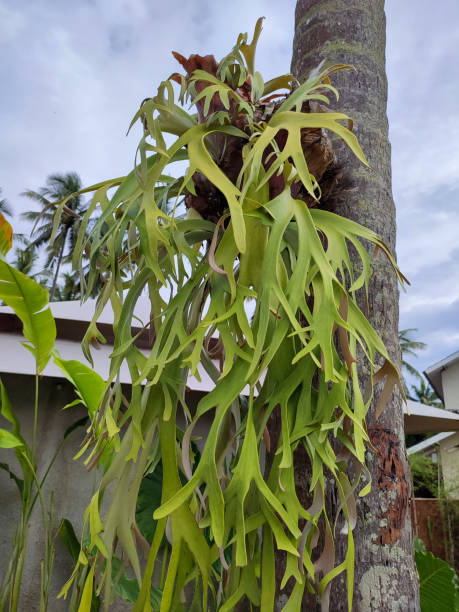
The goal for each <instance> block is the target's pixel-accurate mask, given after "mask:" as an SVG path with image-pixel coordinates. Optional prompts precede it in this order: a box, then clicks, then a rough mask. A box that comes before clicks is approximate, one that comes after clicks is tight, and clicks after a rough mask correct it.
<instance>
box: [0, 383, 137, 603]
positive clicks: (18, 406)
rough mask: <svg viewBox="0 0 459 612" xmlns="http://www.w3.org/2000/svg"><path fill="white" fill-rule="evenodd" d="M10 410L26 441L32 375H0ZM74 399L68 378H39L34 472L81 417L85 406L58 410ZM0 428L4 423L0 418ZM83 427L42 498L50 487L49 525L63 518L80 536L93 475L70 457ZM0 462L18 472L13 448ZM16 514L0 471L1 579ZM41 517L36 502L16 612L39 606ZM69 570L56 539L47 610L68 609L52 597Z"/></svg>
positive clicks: (2, 452) (15, 500) (15, 497)
mask: <svg viewBox="0 0 459 612" xmlns="http://www.w3.org/2000/svg"><path fill="white" fill-rule="evenodd" d="M0 376H1V378H2V380H3V383H4V385H5V387H6V390H7V393H8V395H9V398H10V400H11V404H12V406H13V409H14V410H15V412H16V415H17V417H18V419H19V421H20V423H21V427H22V434H23V436H24V437H25V438H26V439H27V440H28V441H30V440H31V438H32V428H33V406H34V378H33V377H31V376H25V375H17V374H0ZM74 399H75V394H74V392H73V389H72V387H71V385H70V384H69V383H67V381H64V380H62V379H54V378H43V379H42V380H41V382H40V406H39V428H38V436H37V448H38V463H39V472H40V469H41V473H42V472H43V467H44V466H46V465H47V464H48V462H49V461H50V459H51V457H52V456H53V453H54V452H55V450H56V449H57V447H58V446H59V444H60V442H61V441H62V439H63V435H64V432H65V431H66V429H67V428H68V427H69V426H70V425H71V424H72V423H74V422H75V421H77V420H78V419H79V418H81V417H82V416H85V409H84V408H83V407H81V406H76V407H72V408H69V409H68V410H65V411H63V410H62V408H63V407H64V406H65V405H66V404H68V403H69V402H71V401H72V400H74ZM0 427H6V428H8V429H9V428H10V427H9V423H7V422H6V421H5V420H4V419H3V418H2V417H0ZM84 434H85V430H84V428H79V429H78V430H76V431H75V432H74V433H73V434H72V435H71V436H70V437H69V438H68V439H67V442H66V444H65V446H64V448H63V450H62V451H61V454H60V456H59V459H58V460H57V461H56V463H55V465H54V468H53V470H52V471H51V473H50V475H49V478H48V481H47V485H46V487H45V499H46V502H49V499H50V495H51V491H54V496H55V497H54V499H55V504H54V528H55V529H56V528H57V527H58V525H59V523H60V521H61V519H62V518H67V519H69V520H70V521H71V522H72V524H73V526H74V528H75V531H76V533H77V537H79V536H80V533H81V529H82V525H83V513H84V509H85V508H86V506H87V504H88V502H89V500H90V498H91V494H92V492H93V491H94V488H95V480H96V477H97V474H96V473H95V471H93V472H91V473H88V472H87V471H86V468H85V466H84V465H83V462H82V460H79V461H74V460H73V457H74V455H75V454H76V453H77V451H78V448H79V444H80V442H81V440H82V438H83V437H84ZM0 462H4V463H8V464H9V465H10V466H11V467H13V469H14V471H15V472H16V473H17V474H18V475H20V471H19V468H18V463H17V461H16V460H15V457H14V450H6V449H0ZM19 516H20V499H19V493H18V490H17V487H16V485H15V483H14V482H13V481H12V480H11V479H10V478H9V476H8V474H7V473H6V472H5V471H3V470H0V583H1V582H2V581H3V576H4V573H5V569H6V566H7V563H8V558H9V555H10V552H11V547H12V540H13V533H14V529H15V525H16V521H17V520H18V518H19ZM44 550H45V548H44V539H43V529H42V518H41V512H40V508H39V505H38V504H37V505H36V508H35V510H34V514H33V517H32V520H31V523H30V534H29V542H28V550H27V557H26V562H25V567H24V575H23V582H22V592H21V601H20V610H21V612H22V611H24V612H25V611H27V612H35V611H36V610H39V606H40V571H41V570H40V563H41V560H42V558H43V555H44ZM72 569H73V563H72V561H71V559H70V556H69V555H68V553H67V552H66V550H65V549H64V547H63V546H62V545H61V543H60V542H59V541H56V553H55V560H54V570H53V576H52V588H51V593H50V599H49V605H48V610H49V611H50V612H61V611H64V610H67V609H68V603H67V602H65V601H64V600H57V599H56V596H57V594H58V592H59V591H60V589H61V587H62V585H63V584H64V583H65V582H66V580H67V579H68V578H69V576H70V574H71V572H72ZM130 607H131V606H129V607H127V606H126V605H124V604H123V603H120V604H113V605H112V606H110V610H112V611H113V612H115V611H118V610H127V609H130Z"/></svg>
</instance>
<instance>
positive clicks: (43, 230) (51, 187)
mask: <svg viewBox="0 0 459 612" xmlns="http://www.w3.org/2000/svg"><path fill="white" fill-rule="evenodd" d="M81 188H82V182H81V179H80V177H79V175H78V174H77V173H76V172H68V173H66V174H59V173H56V174H51V175H49V176H48V178H47V179H46V186H45V187H41V188H40V189H39V191H33V190H31V189H30V190H27V191H25V192H24V193H23V195H25V196H26V197H28V198H30V199H31V200H34V201H35V202H38V203H39V205H40V206H41V211H39V212H36V211H28V212H25V213H22V215H21V216H22V217H23V218H24V219H26V220H27V221H30V222H32V223H34V229H33V230H32V232H35V233H36V236H35V238H34V239H33V241H32V242H31V245H33V247H34V248H40V247H42V246H45V247H46V253H47V260H46V263H45V267H46V268H49V269H52V270H53V271H54V278H53V282H52V284H51V288H50V296H49V297H50V300H53V298H54V294H55V292H56V287H57V281H58V277H59V271H60V268H61V265H62V264H63V263H68V261H69V260H70V258H71V254H72V252H73V249H74V247H75V243H76V240H77V236H78V229H79V227H80V215H82V214H83V213H84V212H85V210H86V205H85V203H84V202H83V200H82V197H81V195H75V196H73V197H72V198H70V199H69V200H68V201H67V203H66V209H65V210H64V211H63V213H62V217H61V220H60V224H59V228H58V230H57V233H56V235H55V237H54V241H53V243H52V244H50V239H51V235H52V231H53V221H54V214H55V208H54V207H52V206H51V204H52V203H53V202H56V201H58V200H62V199H63V198H66V197H68V196H70V195H71V194H73V193H76V192H77V191H79V190H81Z"/></svg>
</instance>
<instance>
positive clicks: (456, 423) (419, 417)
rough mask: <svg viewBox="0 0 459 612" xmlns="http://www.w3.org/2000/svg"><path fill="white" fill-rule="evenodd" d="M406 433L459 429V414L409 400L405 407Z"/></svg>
mask: <svg viewBox="0 0 459 612" xmlns="http://www.w3.org/2000/svg"><path fill="white" fill-rule="evenodd" d="M404 420H405V433H407V434H410V433H435V432H445V431H447V432H450V431H453V432H454V431H459V414H458V413H457V412H451V411H450V410H444V409H443V408H434V407H433V406H426V405H425V404H421V403H420V402H413V401H411V400H408V401H407V403H406V406H405V408H404Z"/></svg>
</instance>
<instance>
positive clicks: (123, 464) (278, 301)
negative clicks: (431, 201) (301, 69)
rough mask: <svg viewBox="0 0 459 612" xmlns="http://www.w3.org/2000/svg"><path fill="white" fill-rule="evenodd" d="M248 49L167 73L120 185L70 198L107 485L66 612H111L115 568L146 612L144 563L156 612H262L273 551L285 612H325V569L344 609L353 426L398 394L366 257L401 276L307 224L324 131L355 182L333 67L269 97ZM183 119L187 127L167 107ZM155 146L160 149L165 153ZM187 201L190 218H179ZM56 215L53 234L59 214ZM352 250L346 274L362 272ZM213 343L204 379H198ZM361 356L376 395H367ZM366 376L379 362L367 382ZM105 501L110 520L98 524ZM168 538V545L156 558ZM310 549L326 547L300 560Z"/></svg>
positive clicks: (356, 467) (144, 112)
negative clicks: (158, 596)
mask: <svg viewBox="0 0 459 612" xmlns="http://www.w3.org/2000/svg"><path fill="white" fill-rule="evenodd" d="M260 31H261V20H259V21H258V22H257V25H256V28H255V34H254V38H253V41H252V43H250V44H248V39H247V35H240V36H239V38H238V41H237V44H236V46H235V47H234V48H233V50H232V51H231V52H230V54H229V55H228V56H226V57H225V58H224V59H223V60H222V62H221V63H220V64H217V62H216V61H215V60H214V58H213V57H212V56H205V57H201V56H197V55H195V56H191V57H190V58H188V59H186V58H184V57H183V56H181V55H179V54H174V55H175V57H176V58H177V59H178V60H179V62H180V63H181V64H182V66H183V67H184V68H185V70H186V72H187V74H186V76H183V75H177V74H174V75H172V77H171V78H170V79H169V80H168V81H165V82H164V83H162V84H161V85H160V87H159V89H158V93H157V95H156V96H154V97H153V98H147V99H146V100H145V101H144V102H143V103H142V105H141V107H140V109H139V111H138V112H137V113H136V115H135V117H134V119H133V121H132V123H131V125H133V124H134V123H135V122H137V121H139V122H141V124H142V125H143V132H144V133H143V136H142V138H141V140H140V143H139V146H138V150H137V159H138V163H136V167H135V169H134V170H133V171H132V172H131V173H130V174H129V175H127V176H126V177H121V178H117V179H113V180H109V181H106V182H103V183H99V184H98V185H95V186H93V187H91V188H88V189H87V190H85V191H91V190H92V191H94V192H95V193H94V197H93V200H92V203H91V205H90V207H89V210H88V212H87V214H86V216H85V217H84V219H83V220H82V224H81V231H80V236H79V241H78V244H77V248H76V251H75V256H74V264H75V267H80V269H81V263H80V262H81V257H82V254H83V253H86V254H88V255H89V257H90V261H91V270H90V273H89V277H88V286H87V287H86V293H87V295H90V294H91V291H92V288H93V286H94V284H95V282H96V280H97V278H98V275H99V274H102V275H103V278H104V279H105V287H104V289H103V290H102V292H101V293H100V295H99V298H98V301H97V307H96V313H95V315H94V318H93V321H92V323H91V325H90V326H89V329H88V332H87V334H86V336H85V339H84V342H83V344H84V351H85V355H86V356H87V358H88V359H89V360H90V361H91V350H90V345H91V343H94V342H95V341H101V342H104V341H105V339H104V338H103V336H102V334H101V333H100V331H99V330H98V328H97V319H98V317H99V315H100V313H101V312H102V309H103V308H104V306H105V304H106V303H107V302H108V301H110V302H111V306H112V308H113V311H114V314H115V322H114V331H115V342H114V350H113V353H112V360H111V369H110V376H109V379H108V380H107V381H106V385H105V392H104V393H103V395H102V396H101V399H100V401H99V405H98V410H97V411H96V413H95V414H94V415H93V418H92V426H91V428H90V430H89V435H88V437H87V439H86V442H85V444H84V446H83V447H82V450H81V453H80V454H83V453H86V452H87V453H88V458H87V462H90V461H92V462H93V463H94V462H97V461H100V463H101V465H103V466H104V475H103V477H102V479H101V482H100V485H99V489H98V490H97V492H96V493H95V494H94V496H93V498H92V500H91V503H90V505H89V507H88V509H87V512H86V515H85V522H86V528H87V531H88V533H89V543H88V542H86V543H85V545H84V546H82V550H81V552H80V557H79V561H78V564H77V567H76V569H75V572H74V574H73V576H72V578H71V580H70V581H69V583H67V585H66V586H65V587H64V589H63V591H62V594H64V595H65V594H66V593H67V591H68V589H69V588H70V585H71V583H72V580H74V579H78V576H79V579H80V584H82V583H81V572H82V571H83V573H84V575H85V576H87V578H86V581H85V586H84V589H83V594H82V604H81V607H80V610H90V606H91V600H92V598H93V596H94V597H95V596H96V595H95V594H96V592H97V594H99V593H100V592H102V590H103V592H104V600H105V607H106V608H107V607H108V606H109V604H110V602H111V600H112V597H113V586H112V580H111V576H112V571H113V566H114V564H115V565H116V564H117V563H118V561H116V562H115V559H116V558H119V557H121V558H122V559H123V560H124V561H126V562H128V563H129V564H130V565H131V567H132V568H133V571H134V574H135V576H136V579H137V581H138V583H139V586H140V593H139V596H138V599H137V602H136V603H135V605H134V608H133V609H134V611H135V612H141V611H144V610H151V607H150V591H151V589H152V575H153V569H154V566H155V563H156V562H157V561H158V560H161V559H162V560H163V580H162V584H161V588H162V591H163V594H162V602H161V610H162V611H166V610H181V609H190V610H209V609H215V610H217V609H218V610H220V611H221V612H225V611H229V610H233V609H234V607H235V606H236V605H237V604H238V602H240V601H241V600H243V599H244V598H248V599H249V600H250V601H251V602H252V604H253V605H254V606H256V607H260V609H262V610H263V611H267V610H273V609H274V600H275V594H276V593H275V588H276V587H275V583H276V581H275V564H276V559H275V553H274V551H275V549H276V548H277V549H278V550H282V551H285V555H286V571H285V576H284V579H283V581H282V588H283V587H284V586H285V584H286V582H287V580H288V579H289V578H290V577H291V576H293V578H294V580H295V586H294V588H293V591H292V593H291V596H290V599H289V601H288V603H287V604H286V607H285V608H284V609H285V610H297V609H299V605H300V602H301V599H302V597H303V593H304V592H305V590H309V591H311V592H316V593H317V594H318V596H319V597H320V598H321V599H322V603H323V607H324V608H327V601H328V594H329V589H330V584H331V581H332V580H333V579H334V578H336V577H337V576H338V575H339V574H341V573H342V572H347V589H348V605H349V609H351V605H352V597H353V593H352V589H353V564H354V545H353V535H352V531H353V528H354V526H355V521H356V514H355V512H356V511H355V499H354V494H355V492H356V491H357V490H360V492H359V495H365V494H366V493H367V492H368V491H369V487H370V483H367V484H366V485H365V486H363V488H362V486H361V477H362V475H363V474H366V475H368V472H367V470H366V468H365V463H364V460H365V449H366V444H367V442H368V437H367V434H366V431H365V415H366V412H367V410H368V408H369V405H370V403H371V401H372V398H373V383H376V382H377V381H379V380H381V379H383V378H384V377H387V378H386V386H385V389H384V390H383V392H382V394H381V400H380V405H379V406H378V408H377V411H380V410H381V409H382V408H383V405H384V400H385V399H387V397H388V395H389V394H390V391H391V390H392V388H393V385H394V384H395V383H398V373H397V372H396V370H395V368H394V366H393V365H392V364H391V363H390V361H389V358H388V355H387V351H386V349H385V347H384V345H383V343H382V341H381V339H380V338H379V337H378V335H377V334H376V332H375V331H374V330H373V329H372V327H371V326H370V324H369V322H368V321H367V319H366V318H365V316H364V314H363V313H362V312H361V311H360V309H359V308H358V306H357V303H356V300H355V292H356V291H358V290H363V291H365V290H366V287H367V283H368V279H369V277H370V274H371V257H372V256H371V255H370V254H369V253H368V252H367V251H366V249H365V248H364V246H363V244H362V240H363V241H365V242H367V243H371V244H373V245H374V247H375V253H374V254H376V252H377V251H378V250H379V251H382V252H383V253H384V254H385V255H386V256H387V257H388V258H389V260H390V261H391V263H392V265H393V268H394V273H395V274H397V275H398V277H399V279H400V280H401V282H403V280H404V279H403V277H402V276H401V274H400V273H399V271H398V269H397V267H396V264H395V262H394V260H393V258H392V255H391V254H390V252H389V251H388V249H387V247H386V245H385V244H384V243H383V242H382V241H381V239H380V238H379V237H378V236H377V235H376V234H374V233H373V232H372V231H371V230H369V229H366V228H364V227H362V226H360V225H358V224H356V223H354V222H352V221H350V220H348V219H344V218H342V217H339V216H337V215H334V214H332V213H330V212H326V211H324V210H321V208H320V196H321V191H322V190H323V189H324V186H325V183H326V182H327V180H326V177H327V173H329V172H330V169H331V168H332V166H333V161H334V156H333V152H332V149H331V141H330V139H329V138H328V136H327V133H326V132H325V131H324V130H328V132H331V133H332V134H335V135H336V136H337V137H339V138H341V139H342V140H344V141H345V142H346V144H347V145H348V146H349V147H350V149H351V150H352V151H353V153H354V154H355V155H356V156H357V157H358V158H359V159H360V160H361V161H362V163H364V164H366V160H365V156H364V154H363V152H362V150H361V148H360V145H359V144H358V142H357V139H356V137H355V136H354V134H353V133H352V131H351V129H350V128H351V127H352V122H351V120H350V119H349V118H348V117H347V116H346V115H344V114H342V113H331V112H325V110H326V109H325V108H324V105H325V104H327V103H328V97H327V94H330V93H332V94H335V95H336V96H337V92H336V90H335V89H334V88H333V86H332V85H331V83H330V79H329V75H330V74H331V73H333V72H334V71H336V70H342V69H345V68H348V67H347V66H342V65H339V66H332V67H330V68H327V69H324V70H322V71H320V70H319V71H318V72H317V74H314V75H312V76H311V77H310V78H309V79H308V80H307V82H306V83H304V84H302V85H300V84H299V83H296V82H295V81H294V79H293V77H291V75H284V76H282V77H279V78H277V79H272V80H271V81H268V82H267V83H265V82H264V81H263V78H262V76H261V75H260V74H259V73H258V72H256V71H255V70H254V57H255V47H256V42H257V40H258V37H259V34H260ZM174 82H176V83H178V85H179V86H180V91H179V93H178V94H177V93H176V92H175V90H174V85H173V83H174ZM279 89H283V90H285V89H287V93H285V91H284V92H283V93H282V92H280V93H279ZM186 102H190V103H191V105H192V106H193V105H194V106H195V107H196V110H197V114H190V113H188V112H186V111H185V110H184V109H183V108H182V106H180V105H179V103H186ZM312 111H317V112H312ZM164 134H169V135H173V136H175V137H176V140H175V141H174V142H173V143H172V144H171V145H169V146H168V145H167V144H166V139H165V138H164ZM183 160H186V161H187V162H188V170H187V172H186V174H185V176H183V177H181V178H180V179H175V178H173V177H172V175H171V174H170V172H172V170H168V167H169V166H171V165H172V164H174V163H175V162H177V161H183ZM313 168H314V174H313V173H312V169H313ZM332 182H333V181H332ZM114 187H117V189H116V191H115V192H114V193H113V194H111V195H109V192H110V190H111V189H112V188H114ZM182 203H185V205H186V207H187V208H188V215H187V217H186V218H183V217H181V216H180V215H178V214H177V211H179V210H180V208H181V204H182ZM57 204H58V208H57V211H56V215H55V220H54V223H55V227H57V225H58V223H59V215H60V214H62V211H63V210H64V207H65V200H64V201H61V202H59V203H57ZM98 209H100V216H99V217H98V219H97V220H96V221H95V223H94V225H93V226H92V228H91V230H90V231H89V233H88V232H87V231H86V228H87V227H88V223H89V219H90V218H91V215H92V214H93V213H94V212H95V211H96V210H98ZM88 236H89V237H88ZM350 245H352V249H353V250H354V251H355V252H356V253H357V254H358V257H359V258H360V264H361V265H359V268H358V269H359V273H358V275H356V273H355V267H354V265H353V264H352V259H351V255H350V252H349V248H350ZM83 282H84V275H82V283H83ZM164 288H168V289H169V292H170V299H168V301H165V300H164V297H163V296H164ZM144 291H148V295H149V297H150V301H151V315H150V321H147V322H144V323H145V324H147V325H148V324H149V325H151V328H152V331H153V332H154V338H155V339H154V343H153V346H152V349H151V351H150V353H149V354H148V356H145V355H144V354H143V353H142V352H140V350H139V349H138V348H137V346H136V344H135V340H136V338H135V337H133V336H132V334H131V324H132V320H133V316H134V315H133V312H134V307H135V305H136V302H137V300H138V298H139V296H140V295H141V293H142V292H144ZM250 302H252V304H254V308H253V309H252V310H253V315H252V317H250V316H249V314H248V313H249V312H250V307H249V303H250ZM211 339H212V340H213V343H212V342H210V340H211ZM212 344H213V345H214V349H213V350H215V345H216V346H217V348H218V351H219V357H220V365H221V368H220V369H218V368H217V367H216V366H215V365H214V362H213V361H212V357H214V356H215V352H212V350H211V348H212ZM357 352H358V353H359V359H360V361H361V363H362V365H363V366H364V367H365V368H366V369H367V370H368V371H369V373H370V379H371V381H372V387H371V389H370V392H368V393H366V394H363V392H362V390H361V388H360V385H359V379H358V375H357ZM377 360H379V361H380V362H383V363H384V365H383V367H382V368H381V369H380V370H379V371H378V372H375V368H376V365H375V364H376V361H377ZM381 360H382V361H381ZM123 361H125V362H127V365H128V367H129V371H130V375H131V378H132V392H131V396H130V398H129V401H128V404H127V406H126V405H125V403H124V402H123V395H122V391H121V385H120V382H119V379H118V377H117V373H118V371H119V368H120V365H121V364H122V362H123ZM199 364H201V367H203V368H204V369H205V370H206V371H207V373H208V374H209V376H210V377H211V379H212V380H213V384H214V387H213V389H212V390H211V392H210V393H208V394H207V395H206V396H205V397H203V398H202V399H201V401H200V402H199V404H198V406H197V409H196V411H195V412H194V413H191V412H190V410H189V408H188V407H187V404H186V397H185V385H186V380H187V377H188V375H189V374H195V375H196V374H197V372H198V365H199ZM247 388H248V389H249V391H248V392H247ZM244 394H245V395H244ZM364 395H365V397H364ZM246 396H248V398H249V399H248V401H247V399H246ZM178 410H180V411H183V413H184V414H185V418H186V419H187V421H188V426H187V428H186V431H185V432H181V431H180V430H179V429H178V428H177V421H176V418H177V411H178ZM274 412H277V413H279V414H280V418H281V432H280V436H279V441H278V444H277V448H270V439H269V428H270V416H271V415H273V413H274ZM208 413H210V414H211V415H212V417H213V418H212V424H211V426H210V430H209V432H208V436H207V439H206V441H205V446H204V448H203V451H202V455H201V457H200V459H199V461H197V462H196V464H194V463H193V461H192V460H191V458H190V444H191V437H192V434H193V430H194V428H195V426H196V424H197V422H198V421H199V419H201V418H202V417H203V416H204V415H206V414H208ZM299 446H302V447H304V449H305V451H306V453H307V455H308V456H309V459H310V462H311V466H312V477H311V482H310V491H311V496H312V498H313V502H312V505H311V506H310V507H309V508H305V507H303V506H302V504H301V503H300V501H299V499H298V497H297V494H296V491H295V475H294V460H293V454H294V451H295V449H296V448H298V447H299ZM266 453H268V454H269V457H270V459H271V460H270V461H266V465H267V466H269V469H268V468H266V472H267V473H264V468H262V464H263V463H264V462H262V461H261V459H260V458H261V457H262V456H264V455H265V454H266ZM99 458H100V459H99ZM153 458H155V459H153ZM159 458H160V459H161V462H162V471H163V476H162V500H161V501H162V503H161V506H160V507H159V508H158V509H156V511H155V513H154V518H155V520H156V521H157V524H156V530H155V535H154V537H153V541H152V543H151V546H150V547H149V552H148V561H147V565H146V568H145V569H144V571H142V567H141V563H140V560H139V552H138V545H137V540H136V537H137V535H138V530H137V526H136V520H135V516H136V505H137V499H138V495H139V488H140V485H141V483H142V479H143V477H144V475H145V473H146V472H147V471H148V469H151V465H152V462H155V461H156V462H157V461H158V460H159ZM325 473H327V477H326V476H325ZM350 474H353V476H352V477H351V476H350ZM184 477H185V484H183V480H184ZM330 477H331V479H332V481H333V484H334V485H335V486H336V487H337V491H338V494H339V498H340V508H339V511H338V515H337V516H328V515H327V511H326V508H325V502H324V499H325V489H326V487H327V486H331V484H330ZM327 481H328V485H327ZM103 497H105V498H108V499H105V503H106V504H107V505H106V506H105V507H106V508H107V510H106V511H105V514H103V515H101V514H102V511H101V501H102V498H103ZM340 515H342V516H343V517H344V521H345V525H344V527H343V529H342V530H341V532H342V533H343V534H344V535H346V537H347V540H348V549H347V554H346V557H345V559H344V561H343V562H342V563H341V564H340V565H337V566H336V565H335V560H334V553H333V539H334V534H335V527H336V524H337V521H338V519H339V517H340ZM166 531H167V534H168V539H169V541H170V542H171V544H170V545H167V546H166V549H165V551H164V534H165V533H166ZM320 532H322V537H321V538H319V535H320ZM136 534H137V535H136ZM318 542H321V543H322V542H324V543H325V544H321V546H322V550H318V551H315V550H314V549H318V548H319V547H318ZM162 547H163V548H162ZM115 555H116V558H115ZM313 555H315V556H314V559H315V560H313ZM317 557H318V558H317ZM79 572H80V574H79ZM185 587H186V588H185Z"/></svg>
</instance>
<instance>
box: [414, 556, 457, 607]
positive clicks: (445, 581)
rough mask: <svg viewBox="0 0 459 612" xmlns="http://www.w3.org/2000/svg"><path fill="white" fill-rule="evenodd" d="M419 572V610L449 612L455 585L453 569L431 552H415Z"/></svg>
mask: <svg viewBox="0 0 459 612" xmlns="http://www.w3.org/2000/svg"><path fill="white" fill-rule="evenodd" d="M415 560H416V567H417V570H418V574H419V587H420V594H421V610H422V612H429V611H430V610H436V611H438V612H450V611H452V610H454V606H455V598H456V591H457V586H456V584H455V583H454V570H453V569H452V568H451V567H450V566H449V565H448V564H447V563H446V561H443V559H439V558H438V557H434V556H433V554H432V553H431V552H427V553H423V552H416V553H415Z"/></svg>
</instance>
